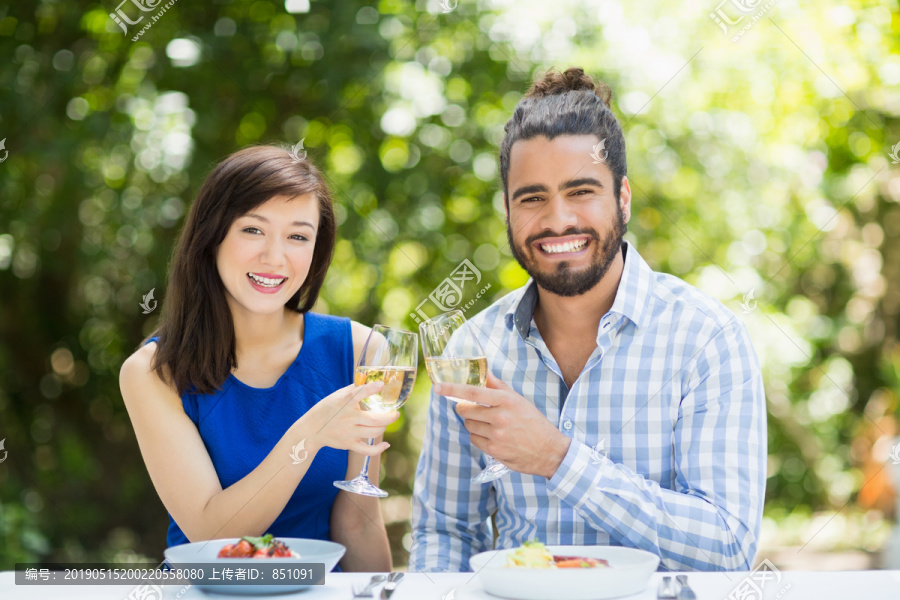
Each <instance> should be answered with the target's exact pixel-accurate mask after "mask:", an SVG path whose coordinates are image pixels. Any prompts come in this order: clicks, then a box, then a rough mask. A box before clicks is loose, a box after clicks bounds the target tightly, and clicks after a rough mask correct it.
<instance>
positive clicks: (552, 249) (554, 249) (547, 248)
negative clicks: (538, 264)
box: [541, 240, 588, 254]
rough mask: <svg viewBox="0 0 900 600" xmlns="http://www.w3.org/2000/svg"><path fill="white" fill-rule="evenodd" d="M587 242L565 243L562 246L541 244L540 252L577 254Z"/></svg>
mask: <svg viewBox="0 0 900 600" xmlns="http://www.w3.org/2000/svg"><path fill="white" fill-rule="evenodd" d="M587 243H588V241H587V240H578V241H577V242H566V243H564V244H541V250H543V251H544V252H546V253H547V254H557V253H559V252H577V251H578V250H581V249H582V248H584V247H585V245H586V244H587Z"/></svg>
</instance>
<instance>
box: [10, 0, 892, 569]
mask: <svg viewBox="0 0 900 600" xmlns="http://www.w3.org/2000/svg"><path fill="white" fill-rule="evenodd" d="M302 4H303V2H302V1H300V2H296V1H295V0H288V2H287V3H280V2H275V1H271V2H270V1H267V0H252V1H251V0H238V1H235V2H222V1H214V2H202V3H201V2H189V1H188V0H181V1H180V2H176V3H175V4H174V5H173V6H172V7H171V8H169V9H168V10H167V12H166V13H165V14H163V15H162V16H161V17H160V18H159V20H158V21H157V22H155V23H154V24H153V26H152V28H151V29H149V30H147V31H145V32H144V33H143V34H142V36H141V37H140V39H139V40H138V41H136V42H133V41H132V37H133V36H134V35H136V34H137V32H138V31H139V30H140V26H141V25H143V23H142V24H139V25H132V26H129V34H128V35H123V33H122V31H121V30H120V29H119V28H118V27H117V26H115V25H114V24H113V22H112V20H111V19H110V18H109V13H111V12H113V11H114V10H115V9H116V7H115V6H114V3H113V1H112V0H111V1H110V2H108V3H102V4H101V3H96V2H87V3H68V2H66V3H64V2H51V1H39V2H26V1H24V0H14V1H13V2H11V3H7V4H4V5H3V6H0V56H3V57H4V60H3V61H2V62H0V138H5V139H6V143H5V145H6V149H7V150H8V151H9V155H8V158H7V159H6V160H5V161H4V162H2V163H0V439H5V440H6V442H5V447H6V451H8V453H9V454H8V458H7V460H5V461H4V462H3V463H0V569H9V568H12V566H13V564H14V563H15V562H17V561H26V560H42V559H46V560H56V561H84V560H100V561H121V560H127V559H130V558H134V557H153V558H157V559H158V558H159V557H160V556H161V553H162V549H163V547H164V540H165V527H166V517H165V511H164V508H163V507H162V505H161V503H160V501H159V499H158V497H157V496H156V494H155V492H154V491H153V488H152V485H151V483H150V481H149V478H148V476H147V474H146V470H145V468H144V466H143V462H142V459H141V457H140V453H139V451H138V448H137V444H136V442H135V439H134V436H133V433H132V431H131V428H130V424H129V421H128V417H127V414H126V412H125V409H124V406H123V404H122V401H121V398H120V395H119V391H118V384H117V373H118V368H119V366H120V365H121V363H122V361H123V360H124V358H125V357H126V356H127V355H128V354H129V353H130V352H131V351H133V349H134V348H135V346H136V345H137V344H138V343H139V342H140V340H141V339H142V338H143V336H145V335H146V334H147V333H148V332H150V331H151V330H152V329H153V327H154V325H155V322H156V315H157V314H158V313H151V314H149V315H144V314H142V311H141V309H140V307H139V303H140V302H141V299H142V296H143V295H144V294H146V293H147V292H148V291H149V290H150V289H151V288H155V290H156V297H157V298H158V299H159V301H160V302H162V301H163V299H164V297H165V281H166V279H165V277H166V263H167V260H168V257H169V254H170V251H171V248H172V245H173V241H174V239H175V236H176V233H177V231H178V228H179V226H180V224H181V222H182V218H183V215H184V214H185V210H186V207H187V206H188V205H189V203H190V202H191V199H192V197H193V195H194V193H195V192H196V190H197V189H198V187H199V185H200V183H201V182H202V180H203V178H204V176H205V174H206V173H207V172H208V171H209V169H210V168H211V167H212V165H214V164H215V163H216V162H217V161H219V160H220V159H221V158H223V157H224V156H226V155H227V154H229V153H231V152H233V151H234V150H236V149H238V148H241V147H243V146H246V145H248V144H254V143H279V144H286V145H293V144H295V143H296V142H297V141H299V140H300V139H303V140H304V146H305V148H306V149H307V150H308V152H309V157H310V158H311V159H312V160H313V161H314V162H316V163H317V164H318V165H320V166H322V167H323V168H324V170H325V171H326V173H327V175H328V177H329V179H330V183H331V185H332V188H333V191H334V193H335V198H336V201H337V203H338V205H339V206H338V218H339V222H340V227H339V236H340V242H339V244H338V246H337V251H336V255H335V260H334V264H333V266H332V268H331V271H330V273H329V276H328V280H327V282H326V284H325V287H324V291H323V298H322V304H321V307H320V310H322V311H326V312H330V313H333V314H340V315H346V316H350V317H352V318H354V319H357V320H359V321H361V322H363V323H367V324H372V323H375V322H388V323H392V324H405V325H407V326H410V327H411V326H414V325H415V323H414V320H413V319H412V318H411V317H410V313H412V312H413V311H414V310H415V308H416V307H417V306H418V305H419V303H420V302H422V301H423V300H425V299H426V298H427V297H428V294H429V292H431V291H432V290H433V288H434V287H435V286H436V285H437V284H438V283H440V282H441V281H442V280H443V279H444V278H445V277H447V276H448V275H449V274H450V272H451V271H452V270H453V268H454V267H455V266H456V265H457V264H458V263H459V262H460V261H461V260H462V259H469V260H470V261H472V262H473V263H474V264H475V265H476V266H477V267H478V268H479V270H480V272H481V274H482V276H483V280H482V282H481V285H482V286H484V285H487V284H488V283H489V284H491V288H490V291H489V293H488V294H487V296H486V297H485V298H482V299H481V300H479V301H478V302H477V303H476V304H475V306H474V307H473V308H472V309H470V310H472V311H477V310H481V309H483V308H485V307H486V306H487V305H488V304H489V303H490V302H491V301H492V300H493V299H495V298H497V297H499V296H500V295H502V294H504V293H506V292H507V291H509V290H510V289H514V288H516V287H518V286H519V285H521V284H522V283H524V281H525V275H524V273H523V272H522V271H521V270H520V269H519V267H518V266H517V265H516V264H515V262H514V261H513V260H512V259H511V256H510V253H509V249H508V247H507V246H506V237H505V225H504V221H503V212H502V200H501V199H500V196H499V195H498V191H499V189H500V186H499V182H498V175H497V158H496V157H497V152H498V147H499V142H500V140H501V138H502V134H503V126H504V124H505V122H506V120H507V119H508V118H509V116H510V114H511V111H512V109H513V107H514V106H515V104H516V102H517V101H518V99H519V98H520V97H521V95H522V94H523V93H524V91H525V90H526V89H527V85H528V81H529V80H530V79H531V77H532V76H533V74H534V73H535V72H539V71H542V70H544V69H546V68H547V67H548V66H558V67H561V68H565V67H567V66H570V65H579V66H582V67H584V68H585V69H586V70H587V71H588V72H590V73H592V74H594V75H596V76H599V77H600V78H602V79H603V80H604V81H606V82H607V83H608V84H609V85H610V86H611V87H612V89H613V90H614V92H615V97H614V101H613V105H614V110H615V111H616V113H617V115H618V116H619V117H620V120H621V122H622V123H623V125H624V129H625V134H626V140H627V148H628V154H629V158H630V161H629V167H630V170H629V179H630V181H631V183H632V187H633V190H634V192H635V194H634V199H633V202H634V218H633V220H632V222H631V224H630V232H629V237H630V239H631V240H632V241H633V242H634V243H636V244H637V245H638V247H639V249H640V252H641V253H642V255H643V256H644V257H645V258H646V259H647V260H648V262H649V263H650V264H651V266H653V267H654V268H655V269H657V270H661V271H666V272H669V273H672V274H675V275H677V276H679V277H682V278H684V279H685V280H687V281H689V282H691V283H693V284H695V285H697V286H698V287H700V288H701V289H703V290H704V291H705V292H707V293H709V294H711V295H713V296H715V297H717V298H719V299H720V300H722V301H723V302H725V303H726V304H727V305H728V306H730V307H731V308H732V309H733V310H734V311H735V312H736V313H738V315H739V316H740V318H742V319H744V320H745V322H747V323H748V325H749V327H750V329H751V331H752V333H753V337H754V343H755V344H756V349H757V352H758V353H759V355H760V358H761V359H762V361H763V364H764V369H765V379H766V387H767V396H768V402H769V410H770V415H769V416H770V418H769V452H770V461H769V475H770V477H769V480H768V489H767V498H766V514H767V516H768V517H770V521H769V522H770V523H774V524H775V525H778V526H780V525H781V524H784V523H788V522H790V520H791V519H794V518H799V517H798V515H799V516H800V517H802V516H803V515H807V516H808V515H810V514H811V513H813V512H815V511H829V510H831V511H844V514H865V515H866V516H865V518H864V519H863V520H862V521H860V523H862V524H861V525H859V527H860V528H861V530H860V532H859V535H858V536H857V537H851V538H848V539H851V540H852V541H851V542H849V543H851V544H855V545H856V546H858V547H861V548H863V549H864V550H874V549H877V548H876V546H877V542H876V541H874V540H876V537H873V536H874V534H872V535H870V533H871V531H874V530H875V529H877V528H878V527H879V526H880V525H879V524H880V523H882V518H883V517H884V516H885V514H884V513H883V512H874V513H873V512H872V511H870V512H865V511H866V510H868V508H867V507H864V506H860V505H859V502H858V498H859V494H860V493H861V492H862V491H863V490H866V488H867V486H874V485H883V479H884V476H885V473H882V471H881V469H875V470H874V471H871V470H870V471H867V470H866V461H867V460H868V458H867V457H869V456H870V455H871V456H875V458H878V456H876V455H877V452H876V453H875V454H872V452H871V449H872V447H873V443H874V442H875V441H876V440H881V442H880V446H879V444H875V447H876V448H879V447H884V440H889V439H890V436H892V435H894V433H895V430H894V427H895V425H894V423H895V418H896V416H897V414H898V400H897V391H898V372H900V346H898V343H897V334H898V313H900V245H898V243H897V242H898V240H900V206H898V201H900V169H898V168H897V166H895V165H894V164H893V163H892V162H891V156H890V155H889V153H890V151H891V147H892V146H893V144H895V143H897V142H898V141H900V122H898V115H900V88H898V84H900V58H898V54H900V53H898V35H897V34H898V30H900V19H898V12H897V3H896V1H894V0H890V1H884V2H874V1H868V0H849V1H848V2H843V3H837V2H828V3H826V5H824V6H823V5H822V3H818V4H817V5H816V7H815V8H813V7H805V6H798V5H796V4H791V3H788V2H783V3H779V4H776V5H775V6H774V7H772V8H770V9H769V11H768V12H767V13H766V15H765V16H764V17H763V18H761V19H760V20H759V21H758V22H756V23H755V24H754V25H753V27H752V29H750V30H749V31H747V32H746V33H745V34H744V35H743V37H741V38H740V40H739V41H738V42H732V41H731V40H730V39H729V38H730V36H731V35H733V34H734V32H735V31H736V29H737V28H736V27H735V28H732V30H731V31H730V32H729V35H728V36H726V35H725V34H723V32H722V31H721V30H720V29H719V27H718V25H716V24H715V23H714V22H713V20H712V19H710V18H709V13H710V12H712V11H714V10H715V8H716V6H715V2H713V1H708V2H705V1H704V2H699V1H698V2H693V3H687V4H682V3H678V4H677V5H671V4H670V3H665V2H661V1H658V0H656V1H651V0H638V1H635V2H628V3H627V4H626V3H622V4H619V3H617V2H611V1H599V0H589V1H579V2H575V1H569V0H561V1H557V2H553V3H546V2H533V1H529V2H515V3H514V2H511V1H509V2H501V1H496V2H480V3H477V4H476V3H467V2H462V3H460V4H459V6H457V7H456V8H455V9H454V10H452V11H451V12H448V13H444V12H442V10H441V5H440V4H439V3H438V2H437V1H436V0H430V1H428V2H417V3H408V2H401V1H400V0H384V1H380V2H376V3H374V4H369V3H365V2H360V1H356V0H337V1H334V2H324V1H321V0H313V1H312V3H311V6H310V7H309V9H308V12H299V13H290V12H287V10H286V8H289V9H294V7H295V6H302ZM451 5H452V3H451ZM729 6H731V5H729ZM122 8H123V10H124V11H125V12H126V13H127V14H128V15H130V17H131V18H132V19H134V18H136V16H137V14H139V13H138V11H137V9H136V8H135V6H134V5H132V4H130V3H129V4H128V5H127V6H126V5H122ZM294 10H295V9H294ZM725 10H729V11H730V13H729V14H731V15H732V16H733V15H734V14H735V11H734V8H733V7H732V8H729V7H725ZM152 14H156V13H155V12H151V13H147V15H148V16H149V15H152ZM148 18H149V17H148ZM146 21H147V19H145V22H146ZM748 21H749V18H746V19H745V20H744V21H743V22H742V25H743V24H744V23H747V22H748ZM198 52H199V53H198ZM193 54H197V56H196V58H194V57H193ZM751 293H752V298H751V297H750V296H749V295H748V294H751ZM474 294H475V290H473V289H467V290H466V292H465V296H464V300H468V299H470V298H472V297H474ZM742 303H743V307H746V308H753V307H754V306H755V307H756V308H755V310H748V311H745V310H744V308H742ZM432 310H433V308H432ZM419 383H420V385H418V386H417V389H416V392H415V394H414V398H413V400H412V401H411V402H410V403H409V404H408V406H407V408H406V409H405V410H404V416H403V418H402V419H401V420H400V421H398V422H397V423H396V424H395V426H394V427H393V428H392V430H391V431H390V433H389V434H388V439H389V441H391V443H392V448H391V450H390V452H389V453H387V458H386V470H385V475H384V480H383V485H384V486H385V487H386V488H387V489H388V490H389V491H390V492H391V494H392V496H391V498H389V499H388V500H387V501H386V502H385V504H384V509H385V513H386V515H387V518H388V521H389V523H390V524H389V527H390V535H391V539H392V545H393V548H394V558H395V562H396V563H397V564H401V565H402V564H405V561H406V550H405V545H406V544H408V538H407V539H406V540H405V539H404V536H405V534H406V533H407V532H408V518H409V494H410V492H411V485H412V479H413V472H414V469H415V462H416V458H417V455H418V449H419V446H420V443H421V435H422V433H421V430H422V425H423V424H424V415H425V413H424V404H425V402H426V398H427V395H426V394H427V378H425V377H424V376H422V377H420V378H419ZM236 443H240V441H239V440H236ZM883 459H884V456H882V457H881V460H883ZM876 462H877V461H876ZM172 465H173V467H172V468H175V469H177V468H178V457H174V456H173V457H172ZM869 489H870V490H871V489H872V488H869ZM888 506H889V503H888ZM867 528H869V529H867ZM870 529H871V531H870ZM815 533H818V531H816V532H815ZM806 541H808V540H806V539H799V540H798V542H799V543H803V542H806ZM845 542H846V540H845Z"/></svg>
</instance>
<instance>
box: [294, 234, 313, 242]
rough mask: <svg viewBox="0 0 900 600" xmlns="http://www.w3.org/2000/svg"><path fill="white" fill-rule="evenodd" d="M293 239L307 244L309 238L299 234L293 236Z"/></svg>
mask: <svg viewBox="0 0 900 600" xmlns="http://www.w3.org/2000/svg"><path fill="white" fill-rule="evenodd" d="M291 239H292V240H299V241H301V242H305V241H307V240H308V239H309V238H308V237H306V236H305V235H300V234H299V233H295V234H294V235H292V236H291Z"/></svg>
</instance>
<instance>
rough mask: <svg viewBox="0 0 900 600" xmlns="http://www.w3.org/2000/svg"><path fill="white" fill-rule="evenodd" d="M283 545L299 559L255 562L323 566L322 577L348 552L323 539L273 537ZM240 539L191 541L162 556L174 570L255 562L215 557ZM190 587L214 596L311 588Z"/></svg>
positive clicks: (272, 592) (290, 585)
mask: <svg viewBox="0 0 900 600" xmlns="http://www.w3.org/2000/svg"><path fill="white" fill-rule="evenodd" d="M275 539H277V540H280V541H282V542H284V543H285V545H286V546H287V547H288V548H289V549H291V550H292V551H294V552H296V553H297V554H299V555H300V558H260V559H257V560H260V561H263V560H265V561H266V562H267V563H268V562H271V561H278V564H279V565H281V564H284V565H285V566H286V567H289V566H291V565H293V564H297V563H325V575H326V577H327V576H328V573H330V572H331V570H332V569H333V568H334V566H335V565H336V564H337V563H338V561H339V560H341V557H342V556H344V552H346V551H347V549H346V548H344V547H343V546H342V545H340V544H336V543H334V542H326V541H322V540H307V539H303V538H287V537H286V538H281V537H280V538H275ZM239 540H240V538H227V539H221V540H209V541H206V542H194V543H192V544H182V545H181V546H172V547H171V548H166V549H165V551H164V552H163V554H164V555H165V557H166V560H167V561H168V562H169V564H170V565H172V566H173V567H177V566H178V565H183V564H188V563H212V564H215V565H216V567H217V568H219V567H227V566H229V565H233V564H234V561H236V560H239V561H252V560H254V559H252V558H247V559H243V558H242V559H235V558H219V557H218V556H216V555H217V554H218V553H219V550H221V549H222V547H223V546H224V545H225V544H236V543H237V542H238V541H239ZM192 584H193V585H194V586H196V587H198V588H200V589H201V590H205V591H208V592H215V593H217V594H253V595H268V594H284V593H288V592H299V591H302V590H305V589H306V588H308V587H310V585H307V584H300V583H291V584H287V585H259V584H253V583H241V584H237V583H236V584H233V585H209V584H206V585H204V584H203V583H202V582H199V581H197V582H192Z"/></svg>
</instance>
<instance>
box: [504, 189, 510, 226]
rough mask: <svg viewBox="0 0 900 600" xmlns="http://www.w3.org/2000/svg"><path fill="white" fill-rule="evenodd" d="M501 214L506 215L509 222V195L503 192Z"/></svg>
mask: <svg viewBox="0 0 900 600" xmlns="http://www.w3.org/2000/svg"><path fill="white" fill-rule="evenodd" d="M503 214H504V215H506V222H507V223H509V196H507V195H506V192H503Z"/></svg>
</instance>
